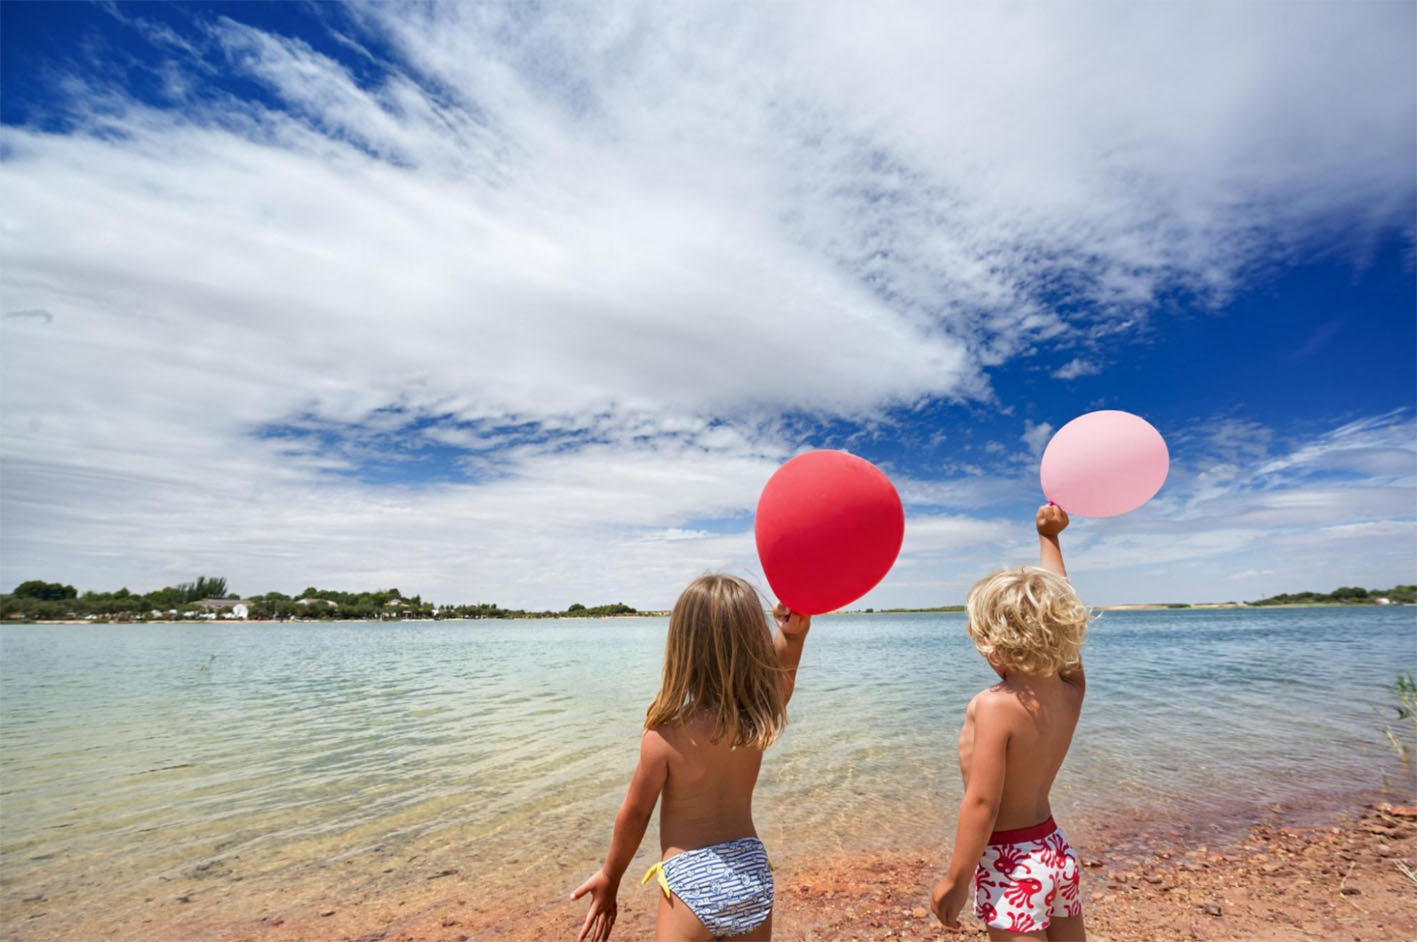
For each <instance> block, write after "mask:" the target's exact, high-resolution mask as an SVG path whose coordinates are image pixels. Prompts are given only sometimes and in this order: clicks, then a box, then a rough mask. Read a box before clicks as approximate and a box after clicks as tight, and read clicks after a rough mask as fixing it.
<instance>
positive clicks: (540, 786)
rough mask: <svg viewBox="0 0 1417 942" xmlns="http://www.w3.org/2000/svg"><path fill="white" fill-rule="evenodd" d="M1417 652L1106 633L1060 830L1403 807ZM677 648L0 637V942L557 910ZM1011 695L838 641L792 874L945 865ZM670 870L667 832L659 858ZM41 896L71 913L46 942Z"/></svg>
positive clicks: (1111, 623)
mask: <svg viewBox="0 0 1417 942" xmlns="http://www.w3.org/2000/svg"><path fill="white" fill-rule="evenodd" d="M1414 628H1417V609H1414V608H1389V609H1384V608H1372V607H1362V608H1322V609H1268V610H1177V611H1164V612H1113V613H1108V614H1106V615H1105V616H1104V617H1103V618H1102V619H1101V620H1100V621H1099V622H1098V623H1097V624H1096V625H1095V626H1094V627H1093V629H1092V630H1091V632H1090V635H1089V640H1088V644H1087V648H1086V650H1085V660H1086V663H1087V668H1088V680H1089V688H1088V700H1087V705H1086V707H1085V710H1084V714H1083V719H1082V722H1081V724H1080V726H1079V729H1078V733H1077V738H1076V742H1075V744H1074V747H1073V750H1072V753H1071V755H1070V756H1069V759H1068V762H1067V765H1066V766H1065V768H1064V771H1063V774H1062V775H1061V777H1060V779H1059V782H1058V785H1057V788H1056V790H1055V802H1054V804H1055V808H1056V809H1057V810H1058V812H1059V816H1060V818H1061V817H1065V819H1066V820H1071V819H1076V820H1079V821H1092V822H1101V821H1105V820H1126V819H1129V818H1141V817H1146V816H1156V817H1159V818H1168V819H1171V820H1177V821H1190V822H1192V823H1197V824H1204V823H1205V822H1206V821H1208V820H1211V819H1215V820H1219V819H1221V818H1226V817H1227V816H1229V817H1235V816H1237V815H1238V816H1239V818H1241V819H1242V818H1243V817H1244V815H1245V814H1247V813H1249V814H1256V813H1260V812H1263V811H1265V810H1266V809H1268V810H1269V813H1274V812H1273V806H1275V805H1282V806H1283V807H1284V808H1285V809H1288V810H1285V811H1283V812H1282V813H1284V814H1295V815H1302V814H1304V813H1305V811H1304V809H1306V808H1307V809H1322V810H1324V811H1325V813H1326V812H1327V811H1328V810H1330V809H1332V808H1334V807H1335V803H1338V802H1341V800H1342V799H1341V797H1340V796H1351V795H1354V794H1357V793H1360V792H1362V791H1364V790H1367V789H1371V788H1374V787H1377V786H1379V785H1382V784H1384V783H1385V782H1386V784H1388V785H1389V786H1390V787H1392V786H1395V787H1397V788H1398V789H1399V790H1406V791H1408V792H1409V793H1410V792H1411V791H1412V790H1413V786H1412V770H1411V768H1410V767H1403V766H1401V765H1399V764H1398V763H1397V761H1396V759H1395V757H1394V751H1393V748H1392V746H1391V744H1390V743H1389V742H1388V741H1387V739H1386V737H1385V735H1384V732H1383V729H1384V725H1385V724H1386V723H1387V722H1389V721H1390V720H1391V719H1392V717H1393V711H1392V707H1391V704H1392V702H1393V698H1392V694H1391V684H1392V682H1393V680H1394V679H1395V676H1396V674H1397V672H1398V671H1400V670H1413V669H1414V668H1417V632H1414ZM664 631H665V622H664V620H663V619H617V620H583V621H582V620H574V621H573V620H559V621H516V622H498V621H476V622H439V623H435V622H412V623H397V624H391V623H385V624H351V623H345V624H338V623H336V624H313V623H306V624H284V625H281V624H221V625H200V626H199V625H190V624H184V625H134V626H122V627H117V626H115V627H102V626H37V627H36V626H5V627H3V628H0V814H3V818H0V913H3V914H4V916H3V919H4V929H5V930H6V934H7V935H10V936H13V937H36V938H37V937H41V936H43V935H45V934H46V933H58V934H59V935H63V934H64V930H65V927H66V924H65V920H66V919H71V918H73V917H74V916H75V914H77V913H80V912H83V913H87V914H88V916H87V917H85V918H90V919H92V918H95V917H94V916H93V914H94V913H101V914H103V915H102V918H103V919H104V920H107V922H105V923H103V925H107V926H108V927H110V928H112V929H114V931H115V932H116V933H117V934H119V935H123V934H124V929H123V927H124V926H129V927H131V926H134V925H137V924H138V917H139V915H140V914H141V913H143V912H145V911H147V912H149V913H150V910H144V907H145V906H149V907H150V906H152V905H162V904H168V903H169V901H171V900H172V899H173V898H174V897H175V896H176V895H177V894H182V895H183V896H185V897H186V898H187V899H189V900H190V901H191V905H192V906H193V907H197V906H201V905H205V906H208V907H211V908H212V909H213V910H214V911H217V910H220V911H230V910H254V909H257V908H263V907H268V906H271V905H274V902H273V901H276V900H280V901H283V904H285V905H290V904H293V903H295V902H298V901H300V900H317V899H326V898H331V897H334V896H339V895H346V896H347V895H348V894H351V893H366V892H369V893H372V892H378V891H379V890H380V888H385V887H388V886H391V885H396V884H397V883H398V882H399V881H401V880H402V881H409V880H424V879H426V878H427V876H428V874H429V873H430V872H432V873H436V872H438V870H439V868H458V869H459V870H460V871H461V873H463V874H465V875H466V874H484V875H485V880H484V881H483V892H485V893H487V894H489V896H492V895H495V894H496V893H498V892H502V891H506V892H512V891H513V889H514V888H515V887H518V886H520V887H522V890H521V892H528V888H530V891H531V892H534V893H537V894H551V895H552V896H559V895H562V894H564V893H565V892H566V891H567V890H569V889H570V888H571V887H572V886H574V885H575V882H577V881H578V879H579V878H580V877H582V876H584V875H585V874H586V873H588V872H590V871H591V870H593V869H594V867H595V866H596V865H597V864H598V862H599V859H600V855H602V854H603V853H604V850H605V846H606V843H607V841H608V838H609V834H610V827H611V821H612V817H613V815H614V811H615V808H616V807H617V804H618V802H619V800H620V798H621V796H622V795H623V790H624V787H625V785H626V783H627V781H628V775H629V772H630V769H631V768H632V766H633V764H634V760H635V754H636V744H637V741H638V736H639V728H640V721H641V718H642V717H643V711H644V708H645V706H646V704H648V702H649V700H650V699H651V697H652V696H653V694H654V691H655V689H656V687H657V683H658V675H659V667H660V658H661V657H662V652H663V641H664ZM990 680H991V674H990V673H989V671H988V668H987V666H986V665H985V664H984V662H983V661H982V660H981V659H980V658H979V657H978V655H977V654H975V652H974V650H973V648H972V647H971V646H970V644H969V641H968V639H967V638H966V636H965V633H964V616H963V615H955V614H928V615H901V616H892V615H870V616H835V617H828V618H819V619H817V621H816V624H815V626H814V629H813V632H812V635H811V636H810V639H809V641H808V646H807V651H806V656H805V658H804V660H803V664H802V667H801V671H800V674H799V680H798V692H797V695H796V696H795V698H794V700H793V702H792V707H791V710H790V715H791V722H790V725H789V728H788V731H787V733H786V734H785V736H784V738H783V739H782V740H781V742H780V743H779V744H778V745H776V746H774V748H773V749H772V750H771V751H770V752H769V753H768V756H767V758H766V760H765V762H764V766H763V773H762V781H761V784H760V786H759V790H758V796H757V818H758V824H759V830H760V833H761V834H762V835H763V837H764V839H765V841H766V842H767V843H768V845H769V848H770V849H771V850H772V852H773V853H774V855H775V856H776V857H777V858H778V859H779V860H786V861H789V862H790V861H791V860H792V859H793V858H800V857H802V856H803V855H813V854H819V853H832V852H841V851H844V852H851V851H856V850H868V851H869V850H887V849H890V848H892V847H898V846H909V847H912V848H921V847H927V846H931V845H942V844H944V843H945V842H947V841H948V840H949V837H950V834H951V832H952V829H953V811H954V803H955V802H956V801H957V800H958V798H959V794H960V786H959V783H958V771H957V769H956V765H955V740H956V736H957V733H958V727H959V722H960V718H961V716H962V711H963V708H964V705H965V703H966V702H967V701H968V699H969V698H970V696H972V695H973V693H974V692H975V691H977V690H978V689H979V688H981V687H982V686H984V685H986V684H987V683H989V682H990ZM1315 813H1317V812H1315ZM657 850H658V845H657V838H656V835H655V831H654V827H653V826H651V830H650V833H649V834H648V835H647V836H646V840H645V845H644V847H643V848H642V850H641V854H640V858H638V861H642V862H648V861H649V860H650V859H652V857H653V855H655V854H656V853H657ZM941 853H942V854H943V853H944V852H943V851H941ZM638 865H639V863H638V862H637V864H636V866H638ZM37 897H43V901H44V902H43V907H42V908H43V909H45V910H46V911H47V913H48V915H47V916H46V918H45V919H43V920H37V921H33V922H27V921H26V920H27V915H26V914H27V913H29V911H30V910H32V909H33V908H34V906H35V905H37V904H34V903H33V901H34V900H35V899H36V898H37ZM153 900H157V901H158V902H157V903H153V902H152V901H153ZM184 905H185V904H184ZM69 928H72V926H70V927H69ZM91 928H92V927H91Z"/></svg>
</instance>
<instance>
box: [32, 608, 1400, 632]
mask: <svg viewBox="0 0 1417 942" xmlns="http://www.w3.org/2000/svg"><path fill="white" fill-rule="evenodd" d="M1092 607H1093V609H1094V610H1096V611H1099V612H1167V611H1171V612H1178V611H1216V610H1241V609H1243V610H1245V611H1264V610H1266V609H1287V608H1365V609H1368V608H1375V609H1389V608H1415V607H1417V605H1414V604H1413V603H1411V602H1393V603H1391V604H1388V605H1376V604H1374V603H1371V602H1282V603H1276V604H1273V605H1250V604H1248V603H1246V602H1169V603H1168V602H1123V603H1121V604H1117V605H1094V606H1092ZM963 611H964V606H963V605H947V606H943V607H940V608H907V609H892V610H884V609H877V610H875V611H865V610H864V609H853V610H851V611H845V612H827V613H826V614H824V615H814V616H812V617H814V618H832V617H835V616H838V615H851V616H853V617H854V616H858V615H860V616H879V615H939V614H946V615H949V614H959V613H960V612H963ZM668 617H669V612H636V613H634V614H633V615H631V614H622V615H538V616H534V617H533V616H525V617H522V616H517V617H514V618H381V619H359V618H282V619H275V618H227V619H220V620H213V619H210V618H208V619H195V618H188V619H180V620H177V619H170V618H162V619H159V618H154V619H151V620H142V621H136V620H135V621H98V620H93V621H90V620H88V619H85V618H48V619H42V620H35V621H23V620H19V619H11V620H7V621H5V622H4V624H8V625H15V626H21V625H93V626H99V625H102V626H105V627H116V626H120V625H199V626H200V625H215V626H219V625H222V624H226V623H229V622H235V623H240V624H243V625H341V624H370V625H373V624H386V623H387V624H404V623H412V622H417V623H424V622H428V623H434V624H437V623H445V622H492V623H503V622H517V621H615V620H620V619H635V618H668Z"/></svg>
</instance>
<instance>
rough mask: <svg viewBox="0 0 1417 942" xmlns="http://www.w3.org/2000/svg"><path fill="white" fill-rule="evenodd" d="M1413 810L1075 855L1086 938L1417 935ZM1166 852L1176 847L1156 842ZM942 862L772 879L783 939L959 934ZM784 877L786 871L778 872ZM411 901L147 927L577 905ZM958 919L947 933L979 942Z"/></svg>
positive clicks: (332, 925)
mask: <svg viewBox="0 0 1417 942" xmlns="http://www.w3.org/2000/svg"><path fill="white" fill-rule="evenodd" d="M1414 838H1417V808H1411V807H1402V806H1394V805H1391V804H1386V803H1383V804H1377V805H1372V806H1369V807H1366V808H1364V809H1362V810H1361V812H1359V813H1357V814H1353V815H1349V816H1347V817H1345V818H1344V819H1342V820H1335V821H1334V822H1333V823H1331V824H1330V825H1328V826H1325V827H1304V828H1293V827H1280V826H1273V825H1260V826H1256V827H1253V828H1251V829H1250V830H1249V831H1248V833H1247V834H1246V835H1245V836H1244V837H1243V839H1241V840H1240V841H1238V842H1235V843H1233V844H1229V845H1226V846H1215V847H1195V846H1185V845H1184V844H1183V843H1181V844H1177V843H1175V842H1169V843H1170V844H1172V845H1173V846H1153V847H1151V848H1150V849H1149V851H1148V852H1145V853H1138V852H1129V853H1126V854H1116V855H1112V856H1108V855H1105V854H1103V855H1097V856H1092V855H1089V854H1087V853H1083V855H1082V863H1083V865H1084V877H1083V880H1084V883H1083V893H1084V899H1085V900H1086V910H1085V914H1086V917H1087V921H1088V927H1089V930H1090V933H1091V937H1092V938H1093V939H1094V940H1102V942H1131V940H1147V942H1150V940H1190V939H1215V940H1259V942H1264V940H1275V942H1278V940H1286V942H1288V940H1301V939H1313V940H1319V939H1322V940H1325V942H1342V940H1371V942H1387V940H1397V939H1404V940H1411V939H1417V840H1415V839H1414ZM1157 843H1158V845H1160V844H1163V843H1168V842H1167V841H1165V840H1159V841H1158V842H1157ZM938 866H939V860H938V859H932V858H930V857H927V856H926V855H924V854H918V855H904V856H902V855H894V856H890V857H886V856H868V857H854V858H841V859H838V860H833V861H823V862H819V863H817V864H814V865H812V866H810V867H805V868H804V867H795V868H793V870H792V871H791V872H779V874H778V879H779V885H778V887H779V894H778V905H777V910H776V913H775V916H774V922H775V924H776V933H775V935H776V938H778V939H784V940H804V942H806V940H822V942H838V940H865V939H877V940H886V939H892V940H901V942H904V940H923V939H942V938H950V937H952V936H951V934H950V933H947V932H946V931H945V930H944V928H943V927H941V926H940V925H939V924H938V923H937V922H936V920H935V919H934V917H933V916H932V915H930V913H929V912H928V911H927V910H926V909H925V905H926V902H927V900H928V893H929V888H930V887H931V886H932V885H933V882H934V880H935V879H936V877H937V875H938V874H937V872H936V868H937V867H938ZM783 870H784V871H785V870H786V868H783ZM437 876H438V877H439V879H436V880H434V879H430V880H428V881H425V885H424V886H423V887H420V888H418V889H416V890H413V891H410V893H408V894H403V895H404V897H405V898H402V899H399V898H391V899H361V900H357V901H350V902H347V903H343V904H332V905H329V906H321V907H316V908H312V909H308V910H299V911H289V912H282V913H279V914H274V913H271V914H266V915H264V916H261V917H260V918H252V919H248V920H241V921H235V922H229V923H225V924H223V925H220V926H216V925H206V926H198V925H193V924H191V923H187V924H185V925H180V926H177V925H175V926H169V927H159V926H157V925H151V926H149V927H147V930H148V931H147V933H146V934H145V935H146V937H148V938H154V939H177V938H183V939H191V938H203V939H230V940H253V942H255V940H297V939H303V940H325V942H336V940H338V942H471V940H484V939H486V940H499V942H500V940H540V939H573V938H574V937H575V933H576V930H577V929H578V928H579V926H580V922H581V918H582V916H583V914H584V904H583V903H572V902H570V901H569V900H566V899H565V898H564V897H562V898H561V899H559V900H552V899H548V898H547V891H548V889H555V888H548V887H532V886H529V887H527V895H526V897H525V898H524V899H522V900H521V901H519V902H516V903H512V904H489V903H487V902H486V901H485V900H482V899H480V894H479V889H478V885H477V882H476V881H475V880H472V879H466V878H464V877H463V876H462V875H460V874H459V873H457V872H455V871H451V872H446V873H442V874H438V875H437ZM620 903H621V911H620V920H619V922H618V924H617V925H616V927H615V933H614V936H613V938H619V939H645V938H650V937H652V935H653V931H654V906H655V899H654V896H653V893H652V892H651V891H649V890H644V891H641V888H640V887H638V886H634V885H632V884H631V882H630V881H629V880H628V879H627V881H626V884H625V886H624V887H622V889H621V893H620ZM985 936H986V933H985V932H984V929H983V927H982V926H980V925H979V924H978V923H975V922H972V921H968V920H967V921H966V922H965V929H964V931H963V932H962V933H960V934H958V935H955V936H953V937H954V938H984V937H985Z"/></svg>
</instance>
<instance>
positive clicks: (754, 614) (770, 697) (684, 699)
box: [645, 573, 787, 749]
mask: <svg viewBox="0 0 1417 942" xmlns="http://www.w3.org/2000/svg"><path fill="white" fill-rule="evenodd" d="M783 693H784V690H783V671H782V668H781V667H780V666H779V665H778V661H777V653H776V652H775V651H774V650H773V638H772V632H771V631H770V630H769V629H768V620H767V615H766V613H765V612H764V611H763V602H762V599H761V598H759V597H758V593H757V592H756V591H755V590H754V589H753V587H752V586H750V585H749V584H748V583H746V582H744V581H743V580H742V579H738V578H736V577H734V576H728V575H723V574H721V573H714V574H711V575H707V576H701V577H699V578H698V579H695V580H694V581H693V582H691V583H689V586H688V588H686V589H685V590H684V592H683V594H681V595H680V596H679V601H677V602H675V603H674V611H673V612H672V613H671V614H670V616H669V637H668V639H667V640H666V642H665V645H664V676H663V679H662V680H661V682H660V687H659V694H658V695H657V696H656V697H655V698H654V702H653V703H651V704H650V707H649V709H648V710H647V711H646V713H645V729H649V728H651V727H654V726H661V725H678V724H682V723H687V722H688V721H689V720H690V719H692V718H693V717H694V716H695V715H696V714H699V713H707V714H708V715H709V717H710V718H711V719H712V721H713V732H712V733H711V734H710V736H709V741H710V742H721V741H723V740H725V739H726V740H728V744H729V745H731V746H735V747H743V746H747V747H751V748H754V749H766V748H767V747H768V746H770V745H771V744H772V742H773V740H775V739H777V737H778V734H779V733H781V732H782V727H783V726H784V725H786V723H787V704H786V701H785V699H784V697H783Z"/></svg>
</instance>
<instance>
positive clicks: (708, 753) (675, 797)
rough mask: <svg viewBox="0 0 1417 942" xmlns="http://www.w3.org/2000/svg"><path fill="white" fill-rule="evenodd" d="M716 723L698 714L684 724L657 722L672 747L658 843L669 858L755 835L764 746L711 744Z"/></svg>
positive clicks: (661, 733)
mask: <svg viewBox="0 0 1417 942" xmlns="http://www.w3.org/2000/svg"><path fill="white" fill-rule="evenodd" d="M711 730H712V723H711V722H710V721H709V720H708V719H706V718H704V717H698V718H696V719H694V720H693V721H691V722H690V723H687V724H685V725H683V726H674V727H667V726H662V727H656V731H657V732H658V733H659V734H660V735H661V736H663V737H664V740H665V742H666V743H667V744H668V746H669V756H668V766H669V773H668V775H667V777H666V779H665V782H664V791H663V793H662V795H661V798H660V806H659V843H660V848H661V853H662V854H663V856H664V857H666V858H668V857H671V856H673V855H674V854H677V853H680V852H682V851H686V850H694V849H695V848H699V847H708V846H709V845H711V844H719V843H723V842H724V841H732V840H737V839H738V838H740V837H756V836H757V831H756V830H754V828H753V787H754V786H755V785H756V784H757V782H758V769H759V768H760V767H761V766H762V762H763V753H762V750H761V749H752V748H743V747H740V748H737V749H735V748H733V747H731V746H730V745H729V744H728V743H727V742H726V741H724V742H718V743H711V742H709V733H710V732H711Z"/></svg>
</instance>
